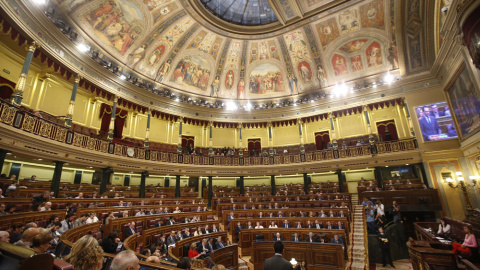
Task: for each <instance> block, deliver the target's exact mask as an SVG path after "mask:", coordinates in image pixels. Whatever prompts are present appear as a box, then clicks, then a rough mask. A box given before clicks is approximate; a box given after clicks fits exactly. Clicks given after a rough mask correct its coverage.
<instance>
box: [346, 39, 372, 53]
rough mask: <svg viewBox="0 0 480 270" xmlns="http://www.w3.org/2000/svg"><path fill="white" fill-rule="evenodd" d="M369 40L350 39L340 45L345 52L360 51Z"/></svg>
mask: <svg viewBox="0 0 480 270" xmlns="http://www.w3.org/2000/svg"><path fill="white" fill-rule="evenodd" d="M367 41H368V40H367V39H357V40H353V41H349V42H347V43H345V44H344V45H343V46H342V47H340V50H341V51H342V52H344V53H354V52H358V51H360V50H361V49H363V47H364V46H365V44H366V43H367Z"/></svg>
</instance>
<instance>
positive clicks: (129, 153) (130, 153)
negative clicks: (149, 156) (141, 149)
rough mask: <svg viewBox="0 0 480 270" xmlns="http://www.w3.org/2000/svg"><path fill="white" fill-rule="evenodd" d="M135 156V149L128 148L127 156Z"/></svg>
mask: <svg viewBox="0 0 480 270" xmlns="http://www.w3.org/2000/svg"><path fill="white" fill-rule="evenodd" d="M134 154H135V149H133V147H128V148H127V156H129V157H133V155H134Z"/></svg>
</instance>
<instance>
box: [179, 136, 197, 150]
mask: <svg viewBox="0 0 480 270" xmlns="http://www.w3.org/2000/svg"><path fill="white" fill-rule="evenodd" d="M190 145H192V146H193V147H195V137H194V136H185V135H182V148H184V149H185V148H186V147H188V146H190Z"/></svg>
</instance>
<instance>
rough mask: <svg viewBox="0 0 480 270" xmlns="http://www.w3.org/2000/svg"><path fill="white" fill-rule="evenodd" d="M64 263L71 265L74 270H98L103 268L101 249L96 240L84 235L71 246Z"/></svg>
mask: <svg viewBox="0 0 480 270" xmlns="http://www.w3.org/2000/svg"><path fill="white" fill-rule="evenodd" d="M65 261H67V262H68V263H70V264H72V265H73V267H74V268H75V270H100V269H102V266H103V249H102V248H101V247H100V246H99V245H98V242H97V239H95V238H93V237H92V236H90V235H85V236H83V237H82V238H80V239H78V240H77V241H76V242H75V243H74V244H73V247H72V250H71V251H70V254H68V255H67V256H66V257H65Z"/></svg>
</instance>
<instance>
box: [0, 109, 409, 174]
mask: <svg viewBox="0 0 480 270" xmlns="http://www.w3.org/2000/svg"><path fill="white" fill-rule="evenodd" d="M0 122H1V123H2V124H5V125H9V126H12V127H15V128H17V129H20V130H22V131H24V132H29V133H31V134H35V135H38V136H42V137H44V138H49V139H51V140H54V141H57V142H62V143H65V144H68V145H73V146H76V147H80V148H83V149H88V150H92V151H96V152H101V153H108V154H112V155H117V156H122V157H129V158H135V159H144V160H150V161H157V162H163V163H183V164H194V165H215V166H260V165H276V164H292V163H302V162H315V161H325V160H333V159H343V158H352V157H361V156H371V155H373V154H385V153H394V152H400V151H409V150H414V149H415V148H416V142H415V139H414V138H411V139H406V140H400V141H392V142H378V143H375V144H373V145H369V144H368V145H360V146H352V147H348V148H342V149H341V148H338V149H337V150H333V149H328V150H320V151H315V152H306V153H305V154H283V155H273V156H263V157H223V156H213V157H210V156H196V155H184V154H177V153H167V152H161V151H156V150H148V149H146V148H142V147H135V146H129V145H124V144H121V143H114V142H110V141H107V140H102V139H98V138H95V137H92V136H88V135H85V134H81V133H78V132H74V131H72V130H70V129H68V128H67V127H64V126H62V125H60V124H58V123H54V122H51V121H48V120H45V119H43V118H41V117H38V116H35V115H33V114H31V113H29V112H27V111H26V110H25V109H24V108H22V107H18V106H15V105H12V104H10V103H8V102H6V101H3V100H1V101H0ZM128 148H133V150H134V152H133V155H131V156H129V155H128V154H127V150H128Z"/></svg>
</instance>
